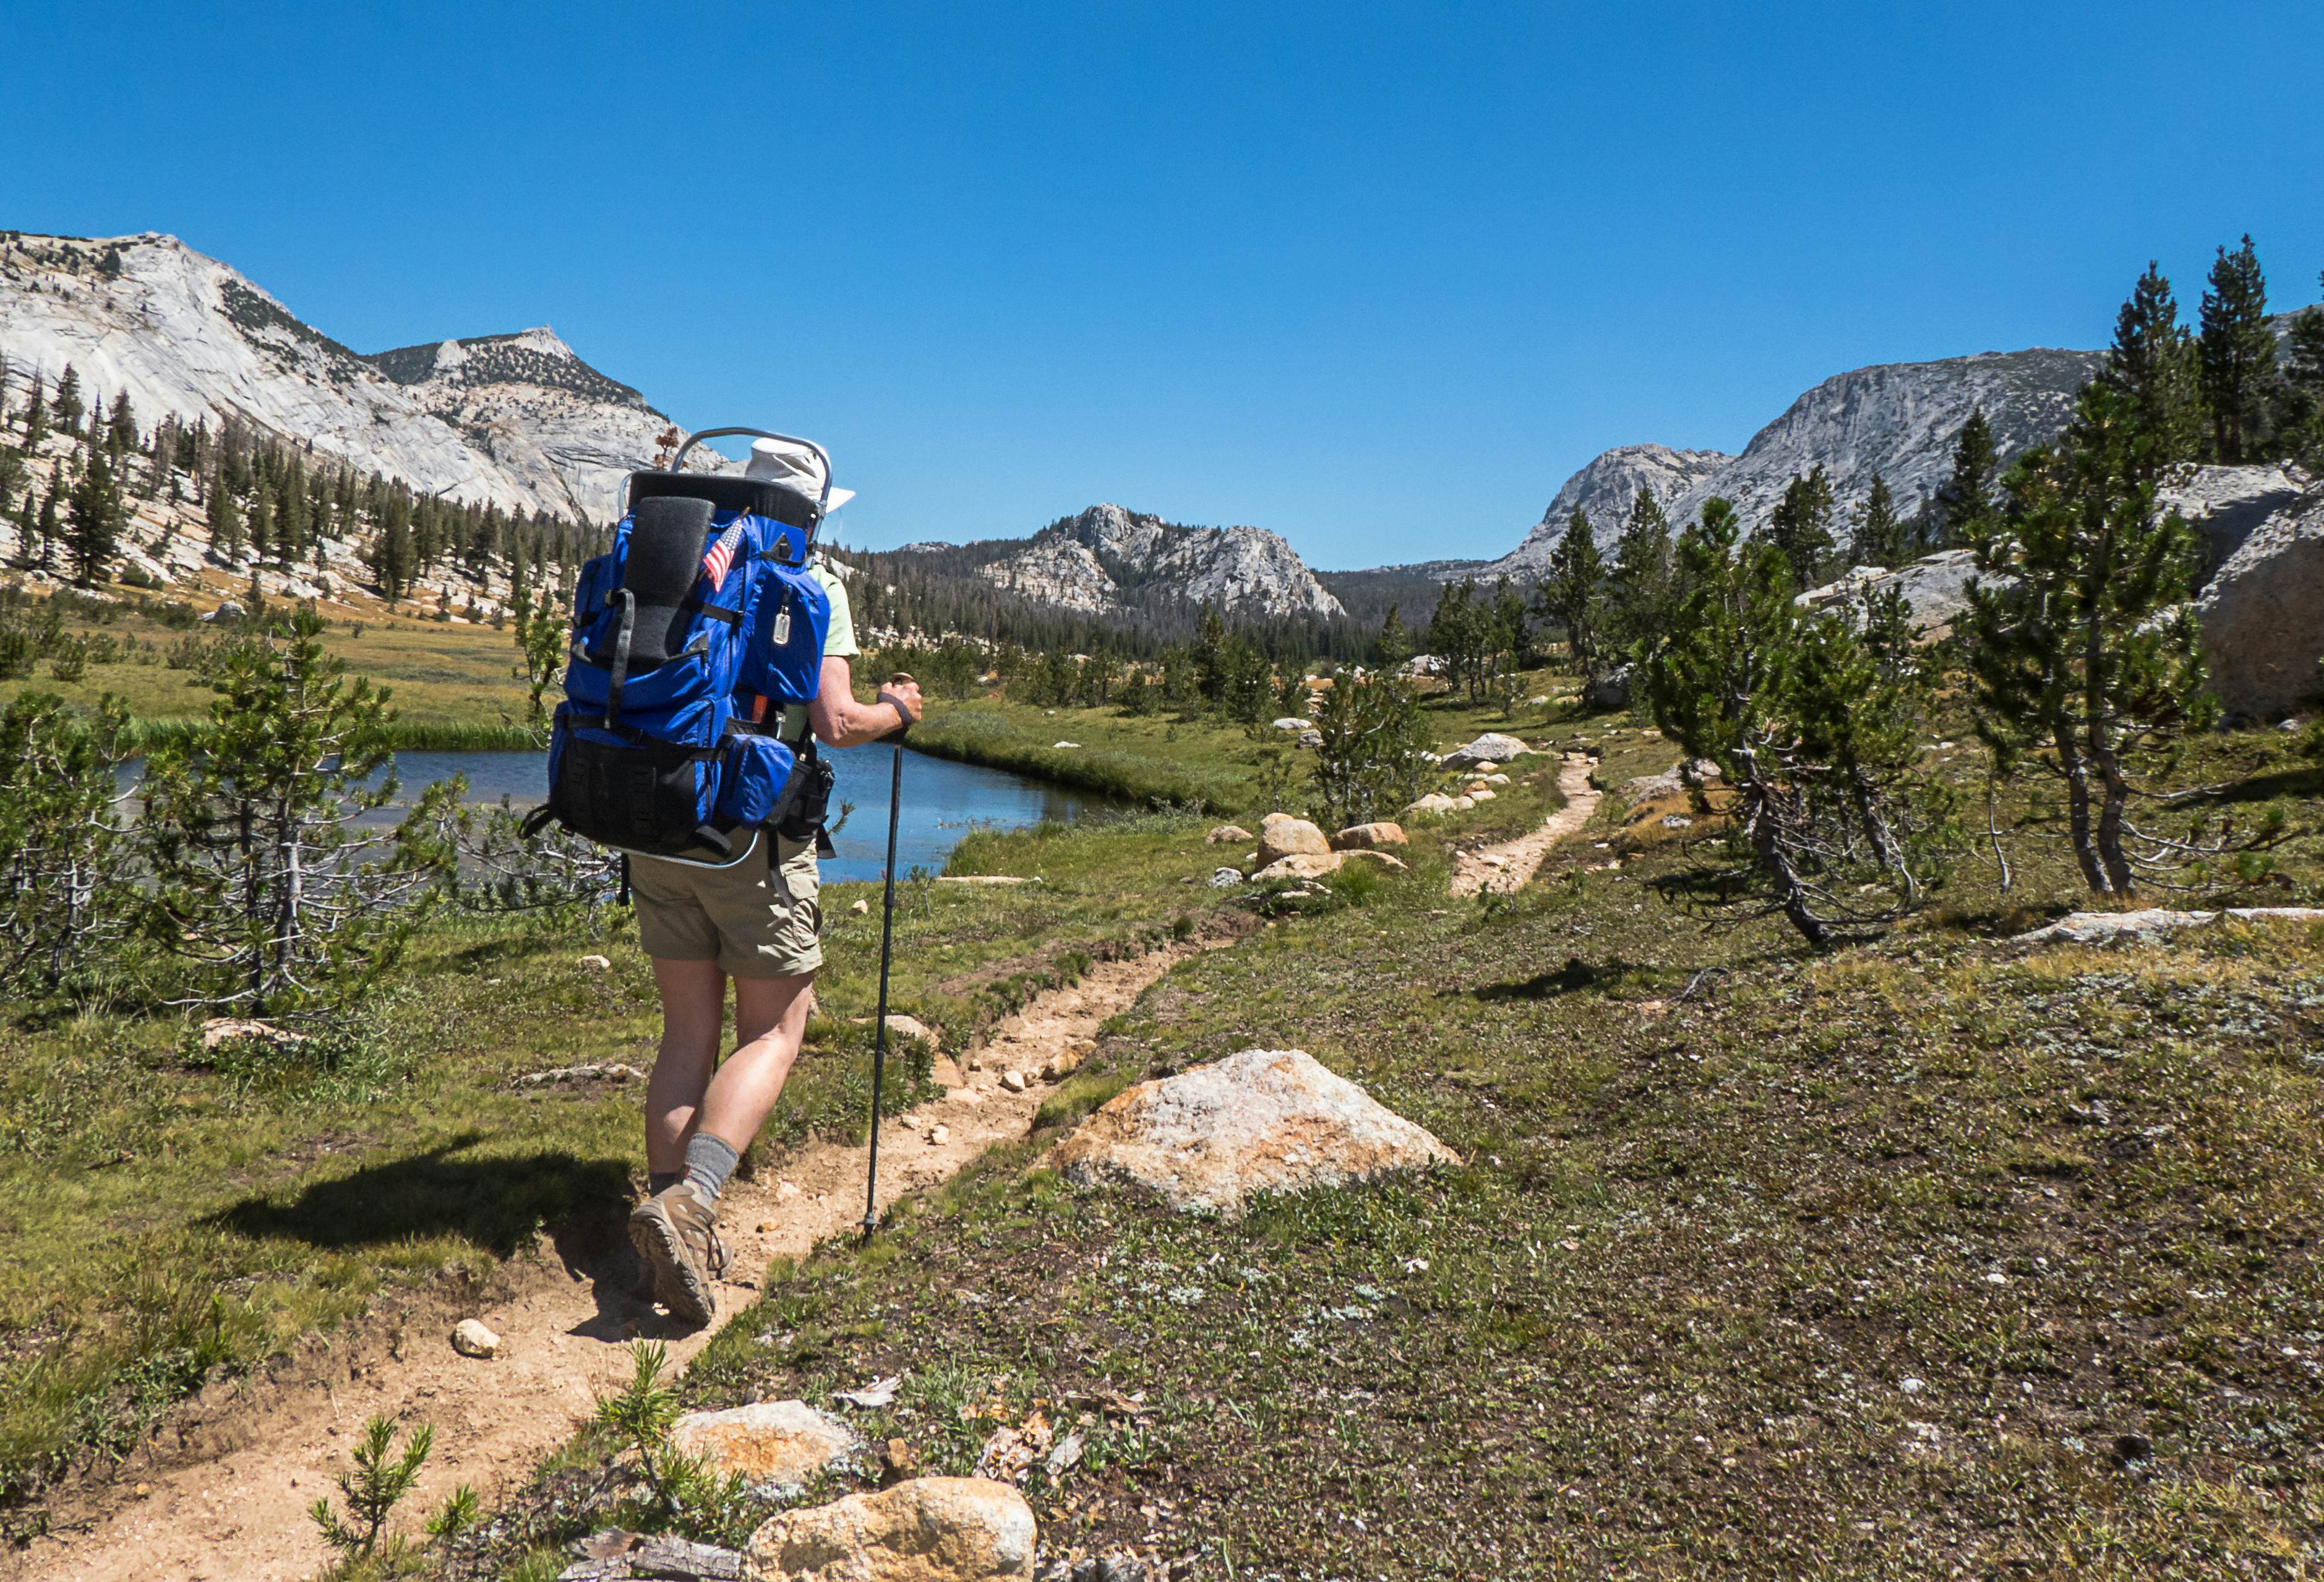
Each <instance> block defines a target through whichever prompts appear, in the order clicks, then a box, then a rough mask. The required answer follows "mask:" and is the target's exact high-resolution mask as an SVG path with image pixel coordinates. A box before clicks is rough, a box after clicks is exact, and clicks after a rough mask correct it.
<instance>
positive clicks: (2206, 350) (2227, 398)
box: [2197, 236, 2276, 465]
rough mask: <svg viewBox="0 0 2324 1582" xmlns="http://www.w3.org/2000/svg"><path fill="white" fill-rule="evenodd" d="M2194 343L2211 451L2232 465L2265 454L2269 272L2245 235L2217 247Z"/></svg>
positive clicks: (2270, 369) (2271, 350)
mask: <svg viewBox="0 0 2324 1582" xmlns="http://www.w3.org/2000/svg"><path fill="white" fill-rule="evenodd" d="M2197 344H2198V349H2199V354H2200V358H2201V364H2202V379H2203V399H2204V401H2205V402H2207V403H2208V404H2209V407H2210V410H2211V445H2212V450H2213V453H2214V454H2215V455H2216V456H2217V457H2218V459H2219V460H2220V461H2223V462H2227V463H2228V464H2230V465H2233V464H2236V463H2240V462H2246V461H2258V460H2262V459H2264V448H2265V446H2266V442H2267V417H2268V408H2269V407H2270V405H2271V404H2272V403H2273V400H2274V397H2275V384H2276V372H2275V336H2274V333H2273V331H2271V330H2270V329H2269V328H2268V325H2267V277H2266V275H2264V273H2261V271H2260V266H2259V256H2258V254H2255V253H2254V252H2253V251H2252V239H2251V237H2250V236H2245V237H2244V241H2243V245H2242V246H2240V247H2238V248H2236V250H2235V251H2234V252H2233V253H2230V252H2228V251H2227V249H2226V248H2225V247H2222V248H2220V249H2219V256H2218V261H2217V262H2215V263H2214V264H2212V265H2211V279H2210V288H2209V290H2208V291H2205V292H2204V293H2203V328H2202V334H2201V335H2200V336H2199V338H2198V343H2197Z"/></svg>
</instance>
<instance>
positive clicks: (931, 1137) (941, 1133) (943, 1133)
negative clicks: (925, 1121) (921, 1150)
mask: <svg viewBox="0 0 2324 1582" xmlns="http://www.w3.org/2000/svg"><path fill="white" fill-rule="evenodd" d="M927 1139H928V1144H929V1146H931V1147H934V1148H942V1147H943V1146H944V1145H945V1143H949V1142H951V1141H952V1128H951V1127H950V1126H947V1125H945V1124H941V1123H939V1124H936V1125H933V1126H930V1127H929V1128H928V1130H927Z"/></svg>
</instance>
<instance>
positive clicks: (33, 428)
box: [24, 368, 49, 451]
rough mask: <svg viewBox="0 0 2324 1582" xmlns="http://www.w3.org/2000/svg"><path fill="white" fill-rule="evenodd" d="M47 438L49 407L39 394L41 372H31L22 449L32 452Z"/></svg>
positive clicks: (35, 370) (34, 370)
mask: <svg viewBox="0 0 2324 1582" xmlns="http://www.w3.org/2000/svg"><path fill="white" fill-rule="evenodd" d="M48 437H49V406H48V402H47V401H46V400H44V399H43V398H42V394H41V371H40V370H39V369H38V368H35V369H33V370H32V401H31V404H29V405H28V406H26V407H25V408H24V449H26V450H28V451H29V450H32V449H35V448H37V447H38V446H39V445H40V443H41V441H42V440H43V439H47V438H48Z"/></svg>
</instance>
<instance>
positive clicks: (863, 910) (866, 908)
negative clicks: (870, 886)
mask: <svg viewBox="0 0 2324 1582" xmlns="http://www.w3.org/2000/svg"><path fill="white" fill-rule="evenodd" d="M847 910H848V911H852V912H853V913H854V914H855V915H856V916H857V917H869V916H870V915H871V902H869V901H866V900H865V899H863V898H862V896H860V895H859V896H857V897H856V899H855V904H854V905H853V906H851V907H849V908H848V909H847Z"/></svg>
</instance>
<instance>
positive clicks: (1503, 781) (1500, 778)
mask: <svg viewBox="0 0 2324 1582" xmlns="http://www.w3.org/2000/svg"><path fill="white" fill-rule="evenodd" d="M1485 783H1486V784H1487V785H1507V784H1508V783H1509V777H1508V775H1506V774H1489V775H1487V776H1485Z"/></svg>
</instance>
